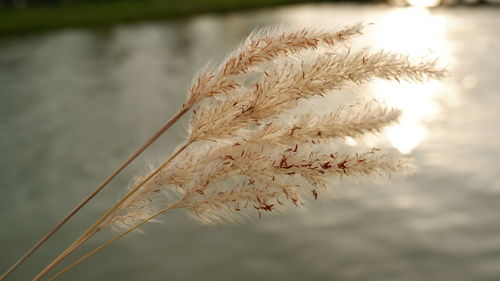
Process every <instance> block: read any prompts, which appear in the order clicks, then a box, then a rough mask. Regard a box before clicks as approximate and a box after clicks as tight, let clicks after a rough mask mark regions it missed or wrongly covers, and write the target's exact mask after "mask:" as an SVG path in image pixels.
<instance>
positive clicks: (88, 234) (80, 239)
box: [32, 142, 191, 281]
mask: <svg viewBox="0 0 500 281" xmlns="http://www.w3.org/2000/svg"><path fill="white" fill-rule="evenodd" d="M190 144H191V142H186V143H185V144H184V145H182V146H181V147H180V148H179V149H177V151H175V152H174V153H173V154H172V155H170V157H169V158H167V160H165V162H163V163H162V164H161V165H160V167H158V168H157V169H156V170H154V171H153V172H152V173H151V174H149V175H148V176H147V177H146V178H144V179H143V180H142V181H141V182H139V183H138V184H137V185H136V186H135V187H134V188H133V189H132V190H131V191H130V192H129V193H127V195H126V196H125V197H123V198H122V199H121V200H120V201H119V202H118V203H116V204H115V205H114V206H113V207H111V209H109V210H108V211H107V212H106V213H105V214H104V215H102V216H101V217H100V218H99V219H98V220H97V221H96V222H95V223H94V224H93V225H92V226H91V227H90V228H88V229H87V230H86V231H85V232H84V233H83V234H82V235H81V236H80V237H78V238H77V239H76V240H75V242H73V243H72V244H71V245H70V246H68V247H67V248H66V249H65V250H64V251H63V252H62V253H61V254H60V255H59V256H58V257H57V258H55V259H54V260H53V261H52V262H51V263H50V264H49V265H48V266H47V267H45V268H44V269H43V270H42V271H41V272H40V273H39V274H38V275H37V276H35V278H34V279H33V280H32V281H38V280H40V279H41V278H42V277H43V276H45V274H47V273H48V272H49V271H50V270H51V269H53V268H54V267H55V266H57V265H58V264H59V263H60V262H61V261H62V260H63V259H64V258H65V257H66V256H68V255H69V254H70V253H72V252H73V251H74V250H76V248H78V247H79V246H80V245H81V244H82V243H83V242H85V241H86V240H88V239H89V238H90V237H91V236H92V235H94V234H95V233H96V232H97V231H99V226H100V225H101V223H102V222H104V221H105V220H106V219H107V218H108V217H109V216H110V215H111V214H112V213H113V212H114V211H115V210H116V209H117V208H118V207H120V205H121V204H122V203H123V202H125V200H127V199H128V198H130V196H132V195H133V194H134V193H135V192H136V191H137V190H139V188H141V187H142V186H143V185H144V184H145V183H147V182H148V181H149V180H150V179H152V178H153V177H154V176H155V175H157V174H158V173H159V172H160V171H161V170H162V169H164V168H165V167H166V166H167V165H168V164H169V163H170V162H171V161H172V160H173V159H174V158H175V157H177V155H179V154H180V153H181V152H182V151H184V149H186V148H187V147H188V146H189V145H190Z"/></svg>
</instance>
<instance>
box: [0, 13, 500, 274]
mask: <svg viewBox="0 0 500 281" xmlns="http://www.w3.org/2000/svg"><path fill="white" fill-rule="evenodd" d="M359 20H363V21H364V22H367V23H370V22H372V23H375V24H374V25H370V27H369V29H368V30H367V35H366V37H365V38H366V39H365V41H364V42H363V43H365V44H370V45H375V46H377V47H381V48H386V49H391V50H395V51H400V52H405V53H411V54H414V55H424V56H439V57H441V58H442V60H443V61H444V62H445V63H447V64H448V65H450V70H451V73H450V77H449V78H448V79H447V80H445V81H443V82H431V83H428V84H423V85H410V84H406V83H402V84H397V83H385V82H376V83H373V84H370V85H368V86H366V87H364V88H362V89H361V90H360V91H361V92H362V93H363V94H365V95H372V96H374V97H377V98H380V99H384V100H385V101H386V102H387V103H388V104H390V105H393V106H397V107H400V108H402V109H403V110H404V112H405V115H404V118H403V122H402V124H401V125H400V126H397V127H395V128H393V129H391V130H390V131H388V132H386V136H387V140H388V142H390V143H391V144H392V145H394V146H395V147H396V148H398V149H399V150H401V151H402V152H404V153H408V154H410V155H411V156H413V157H415V159H416V162H417V165H418V166H419V172H418V173H417V174H415V175H414V176H411V177H410V178H409V179H407V180H405V181H392V182H390V183H387V184H382V185H373V186H365V187H351V186H349V185H345V186H342V187H338V188H337V190H338V192H337V195H336V197H335V199H334V200H330V201H325V202H323V203H320V204H316V205H312V206H310V207H309V208H308V210H307V211H304V212H289V213H287V214H285V215H281V216H267V217H265V218H264V219H262V220H257V221H254V222H245V223H242V224H237V225H225V226H219V227H205V226H200V225H198V224H196V223H195V222H193V221H192V220H190V219H188V218H187V217H186V216H185V215H184V213H182V212H172V213H170V214H169V215H166V216H164V218H163V220H164V224H150V225H147V226H146V227H145V228H144V230H145V231H146V234H144V235H143V234H137V233H134V234H131V235H129V236H128V237H126V238H125V239H124V240H123V241H120V242H118V243H116V244H114V245H113V246H112V247H110V248H108V249H107V250H106V251H104V252H102V253H100V254H98V255H96V256H95V257H93V258H92V259H91V260H89V261H87V262H86V263H84V264H82V265H81V266H79V267H78V268H76V269H75V270H73V271H71V272H69V273H68V274H66V275H65V276H64V277H63V278H61V280H75V281H78V280H121V281H126V280H141V281H149V280H151V281H153V280H155V281H156V280H169V281H174V280H205V281H209V280H214V281H221V280H243V281H245V280H248V281H255V280H287V281H291V280H370V281H388V280H395V281H396V280H397V281H403V280H404V281H412V280H454V281H470V280H477V281H479V280H499V278H500V235H499V234H500V220H499V217H498V214H499V213H500V177H499V175H498V171H499V168H498V159H499V158H500V149H499V148H500V146H499V144H498V139H500V130H499V125H498V124H500V117H499V114H498V112H497V110H498V108H500V95H499V92H498V89H500V80H499V79H498V73H500V58H499V57H498V55H497V53H498V52H497V51H498V50H499V49H500V36H499V35H500V34H499V30H500V10H498V9H492V8H488V7H479V8H451V9H444V8H443V9H435V10H431V11H429V10H425V9H411V8H410V9H407V8H388V7H385V6H370V5H363V6H355V5H333V4H332V5H320V6H292V7H287V8H279V9H273V10H265V11H259V12H250V13H231V14H227V15H222V16H220V15H219V16H212V15H204V16H199V17H195V18H191V19H188V20H182V21H175V22H165V23H141V24H133V25H117V26H114V27H110V28H107V29H101V30H85V29H75V30H63V31H57V32H52V33H47V34H41V35H32V36H27V37H19V38H11V39H8V40H3V41H0V132H1V133H0V134H1V138H0V155H1V160H2V161H0V188H1V194H2V196H0V223H1V225H2V227H1V228H0V268H1V270H2V271H3V270H4V269H5V268H6V267H7V266H9V265H10V264H11V263H12V262H14V260H15V259H16V258H18V257H19V256H21V254H22V253H24V252H25V251H26V250H27V249H28V248H29V247H30V246H31V245H32V244H33V243H34V242H35V241H37V240H38V239H39V238H40V236H41V235H42V234H44V233H45V232H46V231H48V229H49V228H50V227H51V226H53V225H54V224H55V223H56V222H57V221H58V220H59V219H60V218H61V217H62V216H63V214H64V213H65V212H66V211H67V210H69V209H70V208H71V207H72V206H73V205H74V204H76V202H78V201H79V200H80V199H81V198H82V197H83V196H84V195H86V194H87V193H88V192H89V191H90V190H91V189H92V188H93V187H94V186H96V184H97V183H99V182H100V181H102V180H103V179H104V178H105V177H106V176H107V175H108V174H110V173H111V171H113V169H115V168H116V167H117V166H118V165H119V163H120V162H121V161H123V160H124V159H125V158H126V157H128V156H129V155H130V154H131V153H132V152H133V150H134V149H135V148H137V147H138V146H139V145H140V144H141V143H142V142H144V141H145V140H146V139H147V138H148V137H149V136H150V135H151V134H152V133H153V132H154V131H155V130H156V129H157V128H158V127H159V126H160V125H161V124H162V122H164V121H165V120H166V119H167V118H168V117H169V116H170V115H172V114H173V113H174V112H175V111H176V110H177V108H178V107H179V106H180V104H181V103H182V102H183V97H184V93H185V89H186V88H187V86H188V85H189V83H190V80H191V78H192V76H193V75H194V73H195V72H196V71H197V70H198V69H199V68H200V67H201V66H202V65H203V64H205V62H206V61H208V60H209V59H213V60H218V59H220V58H222V57H223V56H224V54H225V53H227V52H228V51H230V50H231V49H232V48H233V47H235V46H237V44H238V42H239V41H240V40H241V39H242V38H243V37H244V36H245V35H246V34H247V33H248V32H250V31H251V30H253V29H254V28H257V27H261V26H264V25H267V24H274V23H282V22H291V23H303V24H307V23H315V22H319V23H322V24H330V25H335V26H340V27H341V26H343V24H345V23H351V22H356V21H359ZM186 123H187V122H186V120H183V121H181V122H180V124H178V125H176V127H175V128H173V130H172V131H171V132H170V133H169V134H168V135H166V136H164V137H162V138H161V139H160V140H159V141H158V142H157V143H156V144H155V145H154V146H153V147H152V148H151V149H150V150H148V152H147V153H145V155H144V156H143V157H142V158H140V159H139V160H137V161H136V162H135V163H134V164H133V165H132V166H131V167H130V168H129V169H127V170H126V171H125V172H124V173H123V175H122V176H120V177H119V178H118V179H117V180H116V181H114V182H113V184H112V185H111V187H110V189H108V190H106V191H104V192H103V193H102V194H101V195H100V196H99V197H98V198H97V199H96V200H95V201H93V203H92V204H90V205H89V206H88V207H87V208H86V209H85V210H84V211H83V212H82V213H80V214H78V215H77V216H76V217H75V218H74V220H73V221H72V222H71V223H70V224H68V225H67V226H66V227H65V228H64V229H63V230H62V231H61V232H60V233H58V234H57V235H56V236H55V237H54V239H53V240H51V242H50V243H48V244H47V245H46V246H45V247H43V248H42V249H41V251H40V252H38V254H37V255H35V256H34V257H33V259H32V260H31V261H30V262H28V263H26V264H25V265H24V266H23V267H21V268H20V270H19V272H17V273H16V274H15V275H13V278H12V280H28V279H29V277H32V276H33V275H34V274H35V273H36V272H37V270H39V269H40V268H41V267H42V266H44V265H45V264H46V263H47V262H48V261H49V259H50V258H52V257H54V256H55V255H56V254H57V253H58V251H60V250H62V249H63V248H64V246H65V245H67V244H68V243H69V242H70V241H71V240H72V239H74V237H75V235H76V233H78V232H81V231H82V230H83V229H84V228H85V227H86V226H88V225H89V224H90V222H91V220H95V219H96V218H97V216H98V215H99V214H101V213H102V212H103V211H104V210H105V209H106V208H107V207H108V206H109V204H110V203H111V202H115V201H116V200H118V197H119V194H123V191H122V188H123V187H124V186H126V185H127V184H128V183H129V179H130V178H132V177H133V176H134V175H140V174H143V173H144V172H145V171H146V167H147V166H148V165H150V164H157V163H159V162H160V161H161V160H162V159H164V158H165V157H166V156H167V155H168V153H169V152H171V151H172V150H173V149H174V148H175V146H176V144H178V143H179V142H180V141H181V140H182V138H183V136H184V135H185V133H184V128H185V125H186ZM106 235H109V233H105V234H104V235H103V236H102V237H96V239H93V240H91V241H89V244H88V247H89V248H87V249H90V247H92V246H96V245H98V243H99V242H102V241H104V239H105V237H106Z"/></svg>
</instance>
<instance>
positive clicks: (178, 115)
mask: <svg viewBox="0 0 500 281" xmlns="http://www.w3.org/2000/svg"><path fill="white" fill-rule="evenodd" d="M189 109H190V107H183V108H182V110H180V111H179V112H177V113H176V114H175V115H174V116H172V117H171V118H170V119H169V120H168V121H167V122H166V123H165V124H164V125H163V126H162V127H161V128H160V129H159V130H158V131H157V132H156V133H155V134H154V135H153V136H152V137H151V138H150V139H149V140H148V141H146V143H144V144H143V145H142V146H141V147H140V148H139V149H138V150H137V151H136V152H135V153H134V154H133V155H132V156H130V157H129V158H128V159H127V160H126V161H125V162H124V163H123V164H122V165H121V166H120V167H118V169H116V170H115V171H114V172H113V174H111V175H110V176H109V177H108V178H106V179H105V180H104V181H103V182H102V183H101V184H100V185H99V186H98V187H96V188H95V189H94V190H93V191H92V192H91V193H90V194H89V195H87V197H85V198H84V199H83V200H82V201H81V202H80V203H79V204H78V205H77V206H76V207H75V208H73V209H72V210H71V211H70V212H69V213H68V214H66V216H65V217H64V218H62V219H61V220H60V221H59V223H57V224H56V225H55V226H54V227H53V228H52V229H51V230H50V231H49V232H48V233H47V234H45V236H43V237H42V238H41V239H40V240H39V241H38V242H37V243H36V244H35V245H34V246H33V247H31V249H29V250H28V252H26V254H24V255H23V256H22V257H21V258H19V260H17V261H16V263H14V264H13V265H12V266H11V267H10V268H9V269H8V270H7V271H5V272H4V274H2V276H0V281H3V280H5V278H7V276H9V275H10V274H11V273H12V272H14V270H16V269H17V268H18V267H19V266H20V265H21V264H22V263H23V262H24V261H25V260H26V259H28V258H29V257H30V256H31V255H32V254H33V253H34V252H35V251H36V250H37V249H38V248H40V246H42V245H43V244H44V243H45V242H46V241H47V240H49V238H50V237H51V236H52V235H54V233H56V232H57V231H58V230H59V229H60V228H61V227H62V226H63V225H64V224H65V223H66V222H67V221H68V220H69V219H70V218H71V217H73V216H74V215H75V214H76V213H77V212H78V211H79V210H80V209H81V208H82V207H83V206H85V205H86V204H87V203H88V202H89V201H90V200H92V198H94V197H95V196H96V195H97V193H99V192H100V191H101V190H102V189H103V188H104V187H105V186H106V185H107V184H108V183H110V182H111V181H112V180H113V179H114V178H115V177H116V176H117V175H118V174H119V173H120V172H121V171H122V170H123V169H125V167H127V166H128V165H129V164H130V163H131V162H132V161H134V160H135V159H136V158H137V157H138V156H139V155H140V154H141V153H142V152H144V150H146V149H147V148H148V147H149V146H150V145H151V144H152V143H153V142H154V141H156V139H158V138H159V137H160V136H161V135H162V134H163V133H164V132H165V131H166V130H167V129H168V128H170V127H171V126H172V125H173V124H174V123H175V122H177V121H178V120H179V119H180V118H181V117H182V116H183V115H184V114H185V113H186V112H188V111H189Z"/></svg>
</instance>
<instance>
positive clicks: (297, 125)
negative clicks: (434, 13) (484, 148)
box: [33, 24, 445, 280]
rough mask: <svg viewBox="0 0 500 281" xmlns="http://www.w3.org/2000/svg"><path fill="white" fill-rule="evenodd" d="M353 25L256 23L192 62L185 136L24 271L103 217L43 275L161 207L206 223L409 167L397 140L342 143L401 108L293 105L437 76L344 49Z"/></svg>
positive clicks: (387, 57)
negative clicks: (215, 54) (215, 60)
mask: <svg viewBox="0 0 500 281" xmlns="http://www.w3.org/2000/svg"><path fill="white" fill-rule="evenodd" d="M362 27H363V26H362V24H356V25H353V26H350V27H346V28H343V29H340V30H338V31H331V30H328V29H317V28H311V27H306V28H283V27H280V28H276V27H275V28H266V29H263V30H261V31H258V32H255V33H253V34H252V35H250V36H249V37H248V38H247V39H246V40H245V41H244V42H243V43H242V44H241V46H240V47H239V48H238V49H237V50H236V51H234V52H233V53H231V54H230V55H229V56H228V57H227V58H226V59H225V60H224V61H223V62H222V63H221V64H220V65H219V66H217V67H213V68H210V67H207V68H205V69H204V70H202V71H201V72H200V73H199V74H198V75H197V76H196V78H195V79H194V81H193V84H192V86H191V88H190V89H189V91H188V95H187V98H186V101H185V103H184V104H183V106H182V108H181V110H180V111H179V113H178V114H176V115H175V116H174V119H175V120H173V121H172V123H173V122H175V121H177V119H179V118H180V116H182V115H183V114H184V113H186V112H188V111H189V110H190V109H192V115H191V120H190V123H189V131H188V137H187V140H186V141H185V142H184V143H183V144H182V145H180V146H179V148H178V149H177V150H176V151H175V152H174V153H173V154H172V155H171V156H170V157H169V158H168V159H167V160H165V162H163V163H162V164H161V165H160V166H159V167H158V168H157V169H155V170H153V171H152V172H150V173H149V174H148V175H146V176H144V177H142V178H139V179H138V180H137V182H136V184H135V185H134V186H132V187H130V188H129V192H128V193H127V195H125V196H124V197H123V198H122V199H121V200H120V201H119V202H118V203H117V204H115V205H114V206H113V207H112V208H111V209H110V210H108V212H106V213H105V214H104V215H103V216H102V217H101V218H100V219H99V220H98V221H97V222H96V223H95V224H94V225H92V226H91V227H90V228H89V229H88V230H87V231H86V232H84V233H83V234H82V235H81V236H80V237H79V238H78V239H76V240H75V242H74V243H72V244H71V245H70V246H69V247H68V248H67V249H66V250H65V251H63V252H62V253H61V254H60V255H59V256H58V257H57V258H56V259H54V260H53V261H52V262H51V263H50V264H49V265H48V266H47V267H46V268H45V269H44V270H43V271H41V272H40V274H38V275H37V276H36V277H35V278H34V279H33V280H40V279H41V278H42V277H43V276H45V275H46V274H47V273H48V272H49V271H50V270H51V269H52V268H54V267H55V266H56V265H57V264H59V263H60V262H61V261H62V260H63V259H64V258H65V257H66V256H68V255H69V254H70V253H72V252H73V251H74V250H75V249H76V248H78V247H79V246H80V245H81V244H83V243H84V242H85V241H86V240H88V239H89V238H90V237H91V236H93V235H94V234H95V233H97V232H99V231H100V230H102V229H104V228H107V227H113V228H114V229H116V230H118V231H120V232H121V233H120V234H118V235H117V236H115V237H114V238H113V239H111V240H110V241H108V242H107V243H105V244H103V245H102V246H100V247H99V248H97V249H95V250H93V251H92V252H90V253H89V254H87V255H85V256H83V257H82V258H80V259H79V260H77V261H76V262H75V263H73V264H71V265H69V266H68V267H66V268H65V269H63V270H62V271H60V272H58V273H57V274H56V275H54V276H53V277H52V278H51V279H50V280H52V279H54V278H56V277H57V276H59V275H60V274H62V273H63V272H65V271H66V270H68V269H70V268H72V267H73V266H75V265H76V264H78V263H80V262H81V261H83V260H84V259H86V258H88V257H90V256H91V255H93V254H94V253H96V252H97V251H99V250H101V249H103V248H104V247H106V246H108V245H109V244H111V243H112V242H114V241H115V240H117V239H119V238H120V237H122V236H124V235H126V234H127V233H129V232H130V231H132V230H134V229H137V228H138V227H140V226H141V225H143V224H144V223H146V222H148V221H152V220H154V219H156V218H157V217H158V216H159V215H160V214H163V213H165V212H166V211H168V210H172V209H179V208H185V209H187V210H188V211H189V213H190V214H191V215H192V216H193V217H194V218H195V219H197V220H198V221H200V222H202V223H209V224H213V223H220V222H225V221H233V220H235V219H237V218H238V217H242V216H243V217H244V216H251V215H255V216H258V217H259V218H260V217H261V216H262V215H263V214H264V213H267V212H272V211H274V210H278V209H284V208H285V207H286V206H287V205H289V206H302V205H303V204H304V203H305V202H306V198H310V199H317V198H318V197H319V196H320V195H321V194H324V193H326V192H327V191H328V189H329V187H331V186H334V185H336V184H337V183H338V182H340V181H345V180H351V181H355V182H359V181H374V180H379V179H387V178H388V177H390V176H391V175H404V174H407V173H408V172H411V171H412V169H413V165H412V161H411V159H409V158H407V157H404V156H403V155H401V154H400V153H399V152H397V151H396V150H395V149H392V148H386V147H370V146H367V145H365V144H363V142H362V141H360V142H359V143H360V144H358V145H349V144H347V143H346V139H347V138H354V139H358V140H359V139H361V138H362V137H363V136H365V135H367V134H377V133H379V132H381V131H382V130H383V129H384V128H386V127H387V126H390V125H392V124H395V123H397V122H398V119H399V117H400V115H401V112H400V111H399V110H397V109H392V108H388V107H387V106H385V105H384V104H382V103H381V102H378V101H376V100H373V99H358V100H356V101H354V102H352V103H348V104H343V105H341V106H338V107H337V108H335V109H334V110H332V111H330V112H326V113H321V114H320V113H315V112H309V113H301V112H300V110H297V109H300V107H301V106H302V105H303V104H305V103H308V102H311V99H312V98H313V97H318V96H319V97H321V96H325V95H332V94H336V93H338V92H339V91H340V90H343V89H345V88H349V87H352V86H356V85H359V84H362V83H365V82H369V81H371V80H373V79H388V80H397V81H399V80H401V79H404V80H409V81H423V80H426V79H429V78H441V77H443V75H444V73H445V71H444V70H443V69H440V68H438V67H437V65H436V63H437V62H436V61H435V60H424V59H411V58H409V57H408V56H405V55H400V54H394V53H388V52H384V51H373V50H370V49H360V50H354V49H352V48H351V47H350V46H349V45H347V44H348V42H349V41H350V40H351V39H352V38H354V37H355V36H358V35H361V34H362ZM139 153H140V152H139ZM118 172H119V171H118Z"/></svg>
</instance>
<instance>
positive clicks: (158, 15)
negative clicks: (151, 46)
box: [0, 0, 320, 35]
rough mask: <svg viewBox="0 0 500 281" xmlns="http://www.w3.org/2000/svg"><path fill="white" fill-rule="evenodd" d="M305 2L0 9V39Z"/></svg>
mask: <svg viewBox="0 0 500 281" xmlns="http://www.w3.org/2000/svg"><path fill="white" fill-rule="evenodd" d="M303 2H320V1H305V0H247V1H241V0H240V1H237V0H180V1H173V0H123V1H101V2H86V3H79V4H67V5H58V6H45V7H36V8H26V9H0V35H9V34H19V33H26V32H34V31H44V30H49V29H55V28H62V27H90V26H102V25H106V24H111V23H117V22H126V21H139V20H146V19H172V18H179V17H185V16H190V15H195V14H200V13H208V12H211V13H220V12H227V11H234V10H246V9H253V8H260V7H270V6H276V5H280V4H290V3H303Z"/></svg>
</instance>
